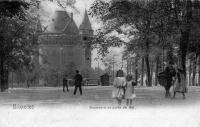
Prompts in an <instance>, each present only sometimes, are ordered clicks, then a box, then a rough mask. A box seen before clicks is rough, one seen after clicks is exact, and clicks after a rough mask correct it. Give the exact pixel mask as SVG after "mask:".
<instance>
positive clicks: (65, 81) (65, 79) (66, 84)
mask: <svg viewBox="0 0 200 127" xmlns="http://www.w3.org/2000/svg"><path fill="white" fill-rule="evenodd" d="M65 87H66V88H67V92H68V91H69V89H68V80H67V75H66V76H65V77H64V78H63V92H65Z"/></svg>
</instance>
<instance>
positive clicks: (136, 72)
mask: <svg viewBox="0 0 200 127" xmlns="http://www.w3.org/2000/svg"><path fill="white" fill-rule="evenodd" d="M137 80H138V56H137V55H136V57H135V82H136V85H137V84H138V82H137Z"/></svg>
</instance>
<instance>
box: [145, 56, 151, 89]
mask: <svg viewBox="0 0 200 127" xmlns="http://www.w3.org/2000/svg"><path fill="white" fill-rule="evenodd" d="M145 62H146V67H147V86H149V87H150V86H152V84H151V74H150V65H149V55H148V54H146V56H145Z"/></svg>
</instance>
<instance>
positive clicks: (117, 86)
mask: <svg viewBox="0 0 200 127" xmlns="http://www.w3.org/2000/svg"><path fill="white" fill-rule="evenodd" d="M125 85H126V79H125V77H124V72H123V71H122V70H118V71H117V74H116V77H115V79H114V82H113V91H112V97H113V98H115V99H116V100H117V102H118V104H119V105H121V103H122V99H123V98H124V94H125Z"/></svg>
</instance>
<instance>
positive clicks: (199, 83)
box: [198, 55, 200, 86]
mask: <svg viewBox="0 0 200 127" xmlns="http://www.w3.org/2000/svg"><path fill="white" fill-rule="evenodd" d="M198 64H199V78H198V85H199V86H200V55H199V61H198Z"/></svg>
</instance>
